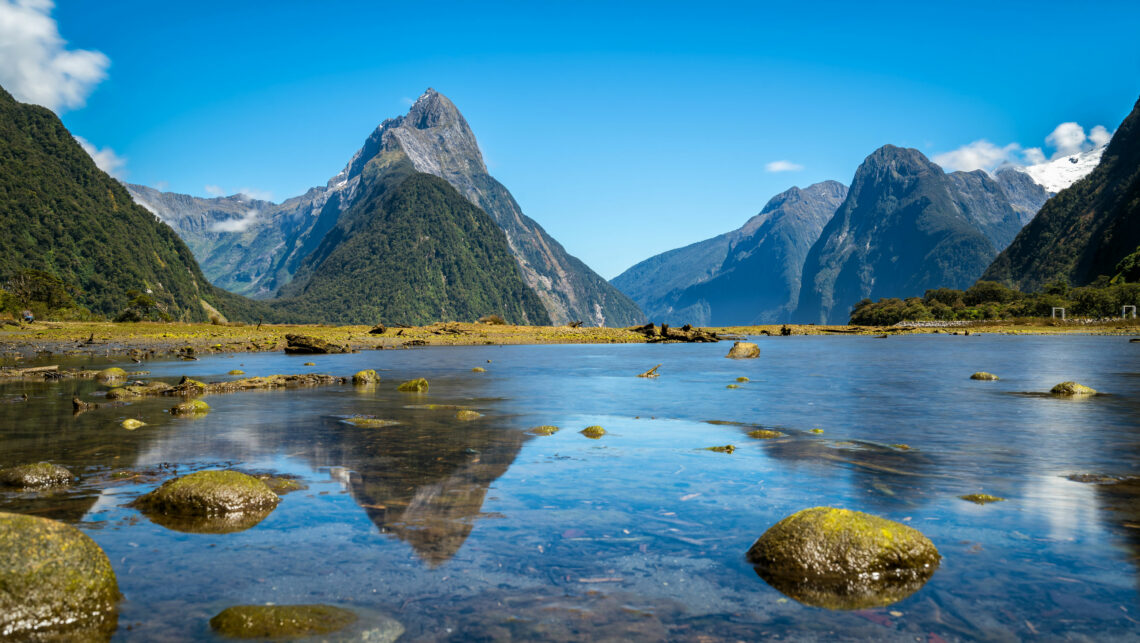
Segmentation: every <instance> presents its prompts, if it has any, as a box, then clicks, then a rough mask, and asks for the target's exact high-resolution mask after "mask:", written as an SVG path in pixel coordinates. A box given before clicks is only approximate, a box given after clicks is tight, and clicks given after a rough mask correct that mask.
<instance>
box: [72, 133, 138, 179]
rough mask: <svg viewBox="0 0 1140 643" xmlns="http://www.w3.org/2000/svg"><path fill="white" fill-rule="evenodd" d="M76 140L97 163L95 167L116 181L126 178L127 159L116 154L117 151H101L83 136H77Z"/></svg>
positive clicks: (107, 148)
mask: <svg viewBox="0 0 1140 643" xmlns="http://www.w3.org/2000/svg"><path fill="white" fill-rule="evenodd" d="M75 140H77V141H79V145H80V146H81V147H82V148H83V151H85V152H87V154H88V155H90V156H91V159H92V160H94V161H95V165H97V166H98V167H99V169H100V170H103V171H104V172H106V173H107V174H110V175H111V176H113V177H115V178H116V179H120V180H121V179H123V178H124V177H126V175H127V170H126V166H127V159H125V158H123V157H121V156H119V155H118V154H115V150H112V149H111V148H109V147H104V148H103V149H99V148H97V147H95V146H94V145H92V144H91V142H89V141H88V140H87V139H85V138H83V137H82V136H76V137H75Z"/></svg>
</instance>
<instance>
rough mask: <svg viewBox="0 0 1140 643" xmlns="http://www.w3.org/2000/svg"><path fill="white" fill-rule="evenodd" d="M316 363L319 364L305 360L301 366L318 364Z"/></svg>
mask: <svg viewBox="0 0 1140 643" xmlns="http://www.w3.org/2000/svg"><path fill="white" fill-rule="evenodd" d="M316 365H317V364H316V362H305V363H304V364H302V365H301V366H316Z"/></svg>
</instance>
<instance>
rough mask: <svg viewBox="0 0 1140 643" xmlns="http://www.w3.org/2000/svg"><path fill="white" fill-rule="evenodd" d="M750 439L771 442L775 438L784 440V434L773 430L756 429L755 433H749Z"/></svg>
mask: <svg viewBox="0 0 1140 643" xmlns="http://www.w3.org/2000/svg"><path fill="white" fill-rule="evenodd" d="M748 437H750V438H756V439H757V440H771V439H773V438H782V437H784V434H783V433H780V432H779V431H773V430H771V429H756V430H755V431H749V432H748Z"/></svg>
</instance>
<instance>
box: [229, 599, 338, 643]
mask: <svg viewBox="0 0 1140 643" xmlns="http://www.w3.org/2000/svg"><path fill="white" fill-rule="evenodd" d="M356 619H357V617H356V614H355V613H353V612H350V611H349V610H346V609H342V608H340V607H333V606H332V605H235V606H233V607H227V608H226V609H224V610H222V611H221V612H220V613H219V614H218V615H217V616H215V617H214V618H212V619H210V627H211V628H212V629H213V630H214V631H215V632H217V633H219V634H221V635H223V636H228V637H232V638H239V639H287V638H300V637H304V636H315V635H320V634H332V633H333V632H337V631H339V630H342V629H344V628H346V627H348V626H349V625H352V624H353V623H355V622H356Z"/></svg>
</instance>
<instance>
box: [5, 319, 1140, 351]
mask: <svg viewBox="0 0 1140 643" xmlns="http://www.w3.org/2000/svg"><path fill="white" fill-rule="evenodd" d="M782 328H783V325H780V324H773V325H765V326H730V327H723V328H710V329H708V330H712V331H714V332H716V333H718V334H726V335H752V336H757V335H770V336H775V337H778V336H780V335H781V329H782ZM787 328H788V329H789V330H790V331H791V334H792V335H822V336H841V335H871V336H883V335H887V336H890V335H909V334H964V333H965V332H966V331H969V332H970V333H971V334H1019V335H1020V334H1031V335H1041V334H1050V335H1052V334H1082V335H1090V334H1091V335H1140V323H1137V322H1136V321H1135V320H1128V321H1127V322H1125V321H1114V322H1096V323H1087V324H1082V323H1078V322H1068V323H1058V322H1054V321H1052V320H1024V321H1017V322H973V323H971V324H969V325H965V326H949V327H926V326H919V327H912V326H901V327H898V326H890V327H871V326H814V325H788V326H787ZM370 330H371V327H370V326H330V325H305V324H298V325H293V324H263V325H261V326H260V327H258V326H255V325H247V326H243V325H213V324H206V323H199V324H191V323H162V322H137V323H114V322H35V323H33V324H26V325H22V326H19V327H14V326H10V325H8V326H0V357H3V358H4V361H13V360H20V359H26V358H28V357H31V356H33V355H37V354H40V355H42V354H45V353H46V352H50V353H51V354H52V355H74V356H83V355H108V356H109V355H117V354H138V353H144V354H145V355H146V356H147V357H159V356H164V355H176V354H178V353H179V351H184V350H185V348H186V347H190V348H192V349H193V350H194V353H195V354H210V353H244V352H260V351H280V350H284V348H285V344H286V341H285V336H286V335H288V334H298V335H310V336H314V337H318V338H320V339H323V340H325V341H327V342H331V343H334V344H341V345H347V346H349V347H351V348H352V349H354V350H358V351H363V350H384V349H398V348H410V347H415V346H478V345H517V344H637V343H644V342H645V341H646V340H645V337H644V336H642V335H641V334H638V333H635V332H633V331H631V330H629V329H625V328H569V327H565V326H510V325H501V326H500V325H488V324H472V323H458V322H448V323H438V324H432V325H430V326H416V327H410V328H388V329H386V330H385V332H384V333H381V334H370V333H369V331H370Z"/></svg>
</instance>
